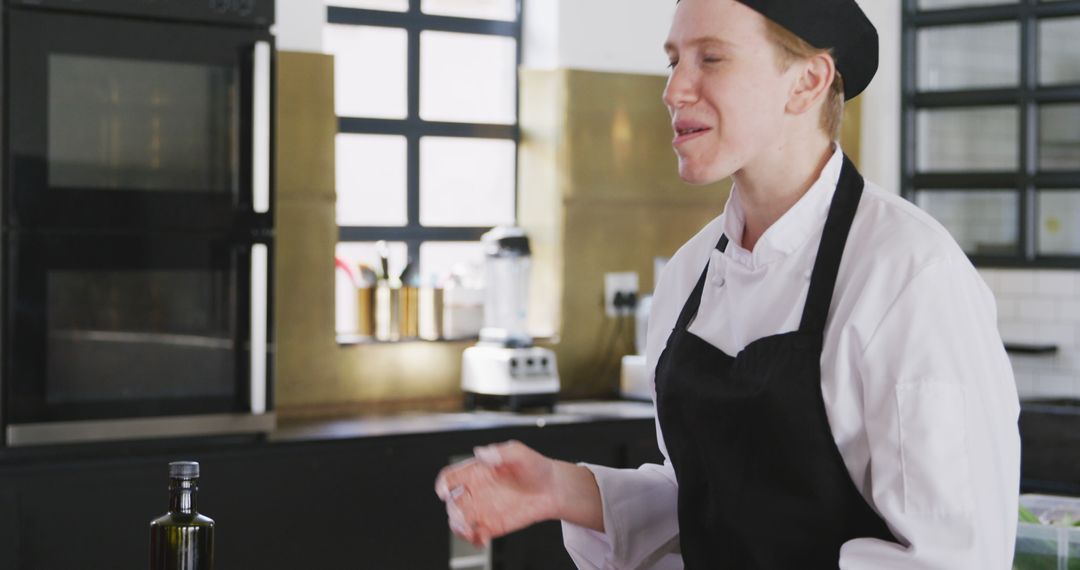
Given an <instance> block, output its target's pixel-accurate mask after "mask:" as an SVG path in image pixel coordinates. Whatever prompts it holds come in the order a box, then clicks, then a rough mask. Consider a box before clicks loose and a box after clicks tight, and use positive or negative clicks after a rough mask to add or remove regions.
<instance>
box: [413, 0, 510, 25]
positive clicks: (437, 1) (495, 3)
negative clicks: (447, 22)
mask: <svg viewBox="0 0 1080 570" xmlns="http://www.w3.org/2000/svg"><path fill="white" fill-rule="evenodd" d="M420 9H421V10H423V12H424V13H425V14H438V15H440V16H458V17H460V18H482V19H485V20H505V21H507V22H513V21H514V20H516V19H517V2H516V1H515V0H424V1H423V3H421V4H420Z"/></svg>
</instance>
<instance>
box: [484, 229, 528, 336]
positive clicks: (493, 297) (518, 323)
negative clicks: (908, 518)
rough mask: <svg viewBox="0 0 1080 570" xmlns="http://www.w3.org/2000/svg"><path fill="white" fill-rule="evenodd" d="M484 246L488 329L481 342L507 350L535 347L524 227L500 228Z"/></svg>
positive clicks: (493, 232)
mask: <svg viewBox="0 0 1080 570" xmlns="http://www.w3.org/2000/svg"><path fill="white" fill-rule="evenodd" d="M481 241H482V242H483V244H484V254H485V256H484V281H485V285H484V286H485V290H486V291H485V297H484V328H483V329H481V331H480V341H481V342H484V343H494V344H499V345H501V346H506V347H529V346H532V337H530V336H529V333H528V331H527V330H526V329H527V326H528V318H527V311H528V303H529V268H530V264H531V260H530V251H529V238H528V237H526V236H525V232H524V231H522V230H521V228H517V227H512V226H500V227H496V228H494V229H492V230H491V231H489V232H487V233H485V234H484V235H483V236H482V237H481Z"/></svg>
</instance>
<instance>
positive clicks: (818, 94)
mask: <svg viewBox="0 0 1080 570" xmlns="http://www.w3.org/2000/svg"><path fill="white" fill-rule="evenodd" d="M791 69H792V71H794V72H795V73H796V77H795V84H794V85H793V86H792V88H791V94H790V95H789V96H788V104H787V112H789V113H792V114H794V115H801V114H803V113H805V112H807V111H809V110H811V109H814V108H815V107H817V104H818V102H820V101H823V100H824V99H825V98H826V96H827V95H828V93H829V88H830V87H831V86H832V83H833V79H834V78H835V77H836V63H834V62H833V58H832V56H831V55H829V54H827V53H820V54H817V55H812V56H810V57H808V58H806V59H804V60H802V61H800V62H797V63H795V64H794V65H792V66H791Z"/></svg>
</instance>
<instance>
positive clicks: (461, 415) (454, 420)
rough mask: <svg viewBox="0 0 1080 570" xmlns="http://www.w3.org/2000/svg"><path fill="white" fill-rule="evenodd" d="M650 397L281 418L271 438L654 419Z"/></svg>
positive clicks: (304, 438)
mask: <svg viewBox="0 0 1080 570" xmlns="http://www.w3.org/2000/svg"><path fill="white" fill-rule="evenodd" d="M653 417H654V415H653V406H652V404H651V403H648V402H630V401H594V402H566V403H562V404H558V405H556V406H555V411H554V413H513V412H496V411H475V412H457V413H429V414H425V413H410V414H395V415H388V416H374V417H372V416H360V417H351V418H332V419H317V420H282V421H279V422H278V427H277V430H275V431H274V432H273V433H272V434H270V436H269V438H268V440H269V441H270V442H296V441H312V440H335V439H351V438H364V437H381V436H394V435H411V434H424V433H443V432H447V431H457V430H484V429H503V428H530V427H536V428H543V427H547V426H556V425H569V424H581V423H591V422H606V421H620V420H652V419H653Z"/></svg>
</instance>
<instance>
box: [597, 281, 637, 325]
mask: <svg viewBox="0 0 1080 570" xmlns="http://www.w3.org/2000/svg"><path fill="white" fill-rule="evenodd" d="M616 293H622V294H623V295H624V296H625V295H629V294H631V293H632V294H633V295H634V298H635V299H636V298H637V295H638V274H637V273H634V272H632V271H625V272H621V273H605V274H604V313H605V314H607V316H609V317H617V316H619V315H620V314H623V315H629V314H633V313H634V309H633V307H629V308H626V307H623V308H619V307H616V306H615V294H616Z"/></svg>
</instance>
